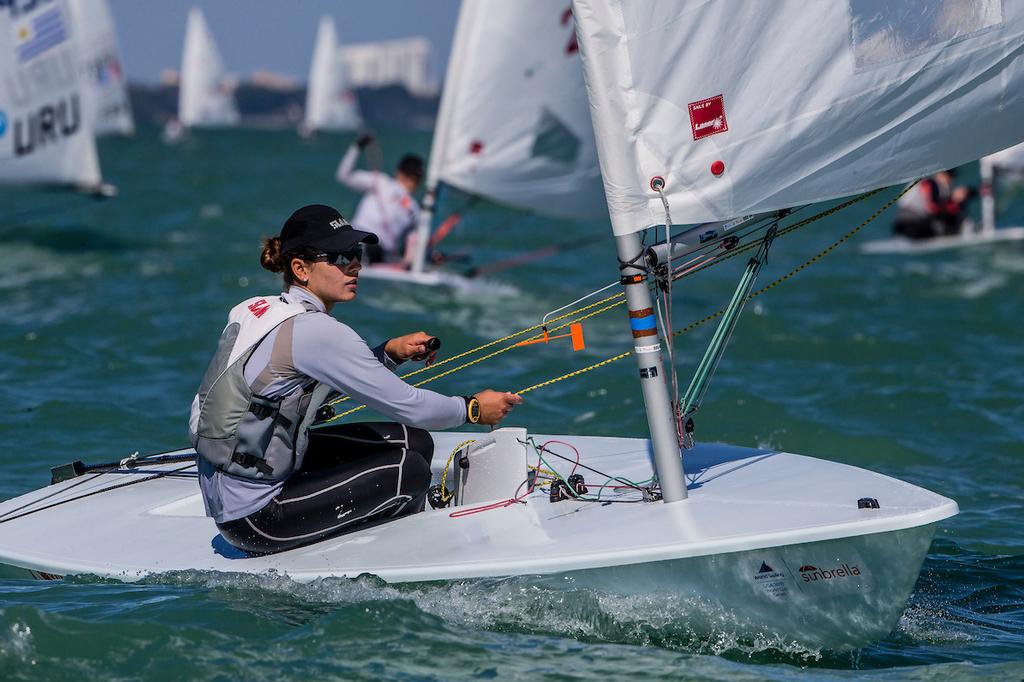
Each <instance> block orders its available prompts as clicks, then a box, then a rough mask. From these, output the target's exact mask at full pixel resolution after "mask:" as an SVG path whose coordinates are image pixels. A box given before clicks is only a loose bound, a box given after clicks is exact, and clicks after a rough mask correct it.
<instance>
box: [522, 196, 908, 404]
mask: <svg viewBox="0 0 1024 682" xmlns="http://www.w3.org/2000/svg"><path fill="white" fill-rule="evenodd" d="M915 184H917V183H911V184H910V185H907V186H906V187H905V188H904V189H903V191H902V192H900V193H899V194H897V195H896V196H895V197H893V198H892V199H890V200H889V201H888V202H886V204H885V205H884V206H882V207H881V208H880V209H878V210H877V211H875V212H874V213H872V214H871V215H870V216H869V217H868V218H867V219H866V220H865V221H864V222H862V223H861V224H860V225H858V226H857V227H855V228H853V229H852V230H850V231H849V232H847V233H846V234H844V235H843V236H842V237H840V238H839V239H838V240H836V241H835V242H833V243H832V244H831V245H830V246H829V247H828V248H826V249H825V250H823V251H821V252H819V253H818V254H816V255H815V256H813V257H811V258H810V259H809V260H807V261H805V262H804V263H803V264H802V265H800V266H799V267H797V268H794V269H793V270H790V271H789V272H788V273H786V274H785V275H783V276H782V277H779V278H778V279H777V280H775V281H774V282H772V283H771V284H769V285H768V286H766V287H763V288H761V289H758V290H757V291H755V292H754V293H752V294H750V296H748V297H747V300H748V301H749V300H750V299H752V298H756V297H758V296H760V295H761V294H763V293H765V292H766V291H768V290H769V289H771V288H772V287H775V286H776V285H779V284H781V283H782V282H785V281H786V280H787V279H790V278H791V277H793V276H794V275H796V274H797V273H798V272H800V271H801V270H803V269H804V268H806V267H808V266H809V265H812V264H813V263H816V262H818V261H819V260H821V259H822V258H824V257H825V256H827V255H828V254H829V253H831V252H832V251H833V250H835V249H836V248H837V247H838V246H839V245H840V244H842V243H843V242H845V241H846V240H848V239H849V238H850V237H852V236H853V235H855V234H857V233H858V232H860V231H861V230H862V229H863V228H864V227H865V226H866V225H867V224H868V223H870V222H871V221H873V220H874V219H875V218H877V217H878V216H880V215H881V214H882V213H884V212H885V211H886V210H888V209H889V208H890V207H891V206H892V205H893V204H895V203H896V202H897V201H899V199H900V197H902V196H903V195H904V194H906V193H907V192H909V191H910V188H911V187H913V186H914V185H915ZM879 191H881V190H874V191H873V192H871V194H876V193H878V192H879ZM863 196H868V195H862V197H863ZM858 200H859V199H856V200H851V201H848V202H846V203H845V204H841V205H840V206H837V207H835V208H836V209H838V208H840V207H842V208H845V207H846V206H849V205H850V204H853V203H856V201H858ZM831 212H832V213H834V212H835V211H834V210H833V211H831ZM829 214H830V213H829ZM810 222H813V219H808V220H806V221H803V222H802V223H797V226H801V227H802V226H803V225H807V224H809V223H810ZM794 229H796V226H790V228H787V229H786V230H784V231H782V232H780V233H779V234H785V233H786V232H792V231H793V230H794ZM723 313H725V308H720V309H719V310H716V311H715V312H713V313H711V314H710V315H708V316H707V317H704V318H703V319H701V320H698V321H696V322H694V323H692V324H690V325H689V326H687V327H684V328H683V329H680V330H679V331H677V332H675V333H674V334H673V336H679V335H680V334H686V333H687V332H690V331H693V330H694V329H696V328H697V327H699V326H701V325H702V324H704V323H706V322H710V321H711V320H713V319H715V318H716V317H720V316H721V315H722V314H723ZM632 354H633V351H631V350H629V351H626V352H625V353H619V354H618V355H615V356H612V357H610V358H608V359H606V360H602V361H601V362H598V363H595V364H593V365H588V366H587V367H582V368H580V369H577V370H575V371H572V372H569V373H568V374H563V375H562V376H559V377H555V378H554V379H548V380H547V381H542V382H541V383H539V384H534V385H533V386H528V387H527V388H524V389H522V390H521V391H517V393H519V394H520V395H522V394H523V393H529V392H530V391H534V390H536V389H538V388H544V387H545V386H550V385H551V384H555V383H558V382H559V381H564V380H565V379H571V378H573V377H577V376H579V375H581V374H585V373H587V372H590V371H593V370H595V369H598V368H600V367H604V366H605V365H610V364H611V363H613V362H615V361H616V360H621V359H622V358H626V357H629V356H630V355H632Z"/></svg>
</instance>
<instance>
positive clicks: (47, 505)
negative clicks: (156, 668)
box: [0, 0, 1024, 648]
mask: <svg viewBox="0 0 1024 682" xmlns="http://www.w3.org/2000/svg"><path fill="white" fill-rule="evenodd" d="M924 4H926V5H928V6H929V7H932V6H941V7H945V6H947V5H949V6H951V7H952V10H951V11H956V10H958V9H959V10H962V9H963V7H964V4H963V3H942V2H929V3H924ZM983 4H984V3H973V4H972V5H971V6H972V7H975V6H981V5H983ZM992 6H993V7H994V8H995V9H994V10H993V11H994V12H995V13H994V14H988V15H981V16H973V17H961V19H962V21H960V23H959V24H958V25H959V27H960V28H959V29H958V31H956V32H953V33H952V34H950V32H949V30H948V29H946V28H943V27H938V28H937V29H936V32H935V34H934V35H932V36H931V37H930V38H927V40H925V42H917V43H913V44H910V43H907V42H906V41H900V40H897V39H896V38H897V37H898V36H893V35H889V32H892V31H899V30H900V25H899V17H898V16H897V17H890V16H886V17H881V21H880V22H879V23H878V24H875V23H874V22H873V17H874V16H875V12H874V11H871V12H867V13H866V14H865V15H864V16H863V17H862V16H860V15H859V14H858V13H857V12H856V11H855V12H849V11H848V10H849V9H850V8H848V7H846V6H845V5H840V4H838V3H810V4H807V3H805V2H802V1H799V0H785V1H781V2H777V3H772V4H771V5H770V6H769V5H767V4H765V3H761V2H755V1H753V0H721V1H720V2H715V3H707V2H702V1H697V0H693V1H688V0H662V1H661V2H645V3H633V2H628V1H625V0H576V1H575V2H574V4H573V8H574V12H575V15H576V21H577V34H578V37H579V44H580V50H581V54H582V57H583V62H584V66H585V69H586V79H587V86H588V95H589V99H590V106H591V113H592V115H593V121H594V128H595V132H596V139H597V141H598V150H599V153H600V167H601V172H602V175H603V177H604V188H605V193H606V195H607V205H608V211H609V214H610V217H611V223H612V227H613V233H614V236H615V241H616V244H617V247H618V253H619V263H618V264H617V265H618V272H619V274H620V275H621V283H622V285H623V289H624V291H623V294H622V296H621V298H623V299H624V300H625V304H626V307H627V308H628V310H629V320H630V329H631V332H632V336H633V350H632V353H627V354H624V355H629V354H632V355H633V357H634V358H635V360H636V362H637V371H638V374H639V381H640V384H641V391H642V394H643V397H644V405H645V408H646V416H647V422H648V425H649V430H650V438H649V439H636V438H620V437H588V436H574V435H559V436H545V435H536V434H530V433H529V432H528V430H527V429H525V428H515V427H508V428H503V429H499V430H496V431H493V432H491V433H488V434H470V435H471V436H472V435H475V436H476V438H475V442H472V443H465V442H463V441H464V440H465V439H466V436H467V434H465V433H436V434H434V438H435V444H436V445H435V452H437V453H439V454H440V455H441V456H439V457H435V476H437V477H438V479H441V480H442V481H446V482H445V486H444V488H440V489H438V490H437V492H438V495H437V496H436V497H437V498H438V499H436V500H434V502H436V503H437V504H438V505H439V507H438V508H436V509H428V510H426V511H424V512H423V513H420V514H415V515H413V516H410V517H406V518H402V519H399V520H396V521H393V522H388V523H384V524H379V525H374V526H371V527H363V528H360V529H359V530H356V531H353V532H350V533H348V534H345V535H341V536H338V537H335V538H333V539H328V540H325V541H322V542H318V543H316V544H313V545H309V546H307V547H302V548H298V549H294V550H290V551H287V552H281V553H279V554H274V555H270V556H248V555H245V554H244V553H241V552H238V551H237V550H234V549H233V548H231V547H230V546H229V545H228V544H227V543H226V542H225V541H224V540H223V538H221V537H220V536H219V534H218V532H217V529H216V527H215V525H214V523H213V522H212V520H210V519H208V518H206V517H205V516H204V515H203V509H202V501H201V499H200V494H199V490H198V486H197V483H196V480H195V477H196V474H195V468H194V466H193V464H192V462H191V461H189V460H190V458H191V457H192V456H193V453H192V452H191V451H190V450H182V451H177V452H173V453H165V454H164V455H162V456H161V457H154V458H149V459H146V458H141V459H140V458H134V457H129V458H126V459H125V460H123V461H121V462H117V461H115V462H113V463H111V464H109V465H100V466H97V467H94V468H89V467H86V466H84V465H82V464H81V463H80V462H77V463H74V464H72V465H68V466H64V467H58V468H57V469H55V470H54V481H55V482H54V484H53V485H51V486H48V487H46V488H42V489H40V490H37V491H34V492H30V493H28V494H25V495H23V496H21V497H19V498H16V499H12V500H8V501H6V502H4V503H2V504H0V564H3V565H5V566H6V567H7V569H6V570H7V571H9V572H10V573H15V574H20V575H23V576H34V577H36V578H41V579H46V578H55V577H59V576H63V575H68V574H73V573H90V574H95V575H100V576H105V577H110V578H116V579H120V580H134V579H137V578H139V577H142V576H146V575H151V574H154V573H159V572H163V571H176V570H213V571H233V572H239V573H266V572H268V571H271V570H274V571H277V572H279V573H282V574H285V575H287V576H289V577H290V578H292V579H294V580H297V581H312V580H316V579H319V578H323V577H328V576H337V577H341V576H346V577H352V576H357V575H360V574H362V573H372V574H375V575H377V576H380V577H381V578H383V579H384V580H387V581H391V582H409V581H427V580H462V579H476V578H490V577H503V576H532V577H533V578H532V579H534V580H536V581H538V582H540V583H542V584H544V585H545V586H547V587H549V588H551V589H559V588H575V587H585V588H590V589H594V590H598V591H601V592H607V593H611V594H623V595H629V596H637V595H642V596H643V597H644V598H645V599H647V600H650V599H653V600H654V601H655V602H656V603H659V604H663V605H666V608H685V609H686V614H685V616H684V617H685V618H687V621H688V622H689V623H691V624H692V625H693V627H694V628H695V629H697V630H701V629H708V630H713V631H720V630H721V629H722V628H728V629H730V630H731V631H734V632H736V633H737V634H739V635H741V636H749V637H753V638H763V637H770V638H771V639H769V641H779V639H780V638H781V640H782V641H784V642H790V641H795V642H798V643H800V644H803V645H805V646H808V647H828V648H842V647H857V646H862V645H864V644H867V643H869V642H872V641H875V640H877V639H880V638H882V637H884V636H886V635H887V634H888V633H889V631H890V630H891V628H892V627H893V626H894V624H895V623H896V620H897V619H898V618H899V616H900V614H901V612H902V610H903V607H904V604H905V603H906V599H907V597H908V595H909V594H910V592H911V590H912V589H913V587H914V583H915V580H916V578H917V574H918V571H919V570H920V566H921V563H922V561H923V559H924V557H925V555H926V553H927V551H928V548H929V545H930V542H931V538H932V535H933V533H934V530H935V526H936V524H937V523H939V522H941V521H942V520H944V519H947V518H949V517H950V516H952V515H954V514H956V513H957V505H956V503H955V502H953V501H952V500H949V499H947V498H945V497H942V496H941V495H937V494H935V493H932V492H929V491H927V490H924V489H921V488H919V487H917V486H914V485H911V484H909V483H905V482H902V481H899V480H896V479H893V478H890V477H887V476H882V475H879V474H876V473H873V472H870V471H867V470H864V469H860V468H857V467H853V466H848V465H843V464H837V463H833V462H829V461H826V460H822V459H816V458H812V457H805V456H801V455H797V454H792V453H788V452H783V451H778V450H764V449H752V448H744V447H734V446H728V445H716V444H708V443H694V442H693V437H694V436H695V435H696V434H697V433H698V432H699V431H698V430H697V428H696V426H695V424H694V422H693V419H694V417H695V415H696V414H697V407H699V404H700V399H701V396H702V395H703V394H704V391H705V390H706V388H707V384H708V381H709V379H710V375H711V373H712V372H713V369H714V366H715V365H717V363H718V361H719V360H720V358H721V353H722V351H723V350H724V347H725V343H726V342H727V340H728V337H729V336H730V335H731V333H732V331H733V329H734V325H735V319H736V317H737V315H738V312H739V310H740V309H741V308H742V303H743V302H744V301H745V300H746V299H747V298H748V297H749V292H750V284H751V280H752V278H753V275H756V271H757V269H758V266H757V264H758V263H763V258H764V255H765V254H766V253H767V249H768V247H769V246H770V245H771V241H772V239H773V238H774V237H775V236H776V235H780V234H783V233H784V230H783V229H780V223H782V222H783V221H784V219H785V218H784V216H783V214H784V213H785V209H786V208H787V207H790V206H800V205H803V204H807V203H809V202H813V201H817V200H822V199H826V198H829V197H837V196H840V195H846V194H850V193H856V192H864V191H868V190H872V189H874V188H877V187H882V186H888V185H892V184H894V183H899V182H904V181H906V180H909V179H912V178H914V177H918V176H920V175H922V174H924V173H928V172H930V171H932V170H934V169H938V168H945V167H950V166H954V165H957V164H959V163H963V162H964V161H965V160H967V159H970V158H977V157H978V156H981V155H984V154H987V153H990V152H992V151H994V150H996V149H1001V148H1005V147H1007V146H1009V145H1011V144H1013V143H1015V142H1019V141H1020V139H1019V133H1018V132H1017V131H1016V129H1015V128H1016V123H1017V122H1018V121H1019V120H1021V118H1020V117H1021V115H1022V114H1024V98H1022V97H1021V96H1020V93H1021V92H1024V91H1022V89H1021V85H1022V79H1024V72H1022V64H1021V61H1022V60H1021V59H1020V54H1021V46H1022V33H1024V8H1022V7H1021V6H1019V5H1017V6H1016V7H1011V6H1009V5H1006V6H1001V5H1000V3H998V2H996V3H994V4H993V5H992ZM851 7H852V8H853V9H855V10H856V9H857V8H859V7H860V4H859V3H853V5H851ZM876 9H877V8H876ZM737 16H742V17H744V21H743V22H740V23H737V22H736V21H735V17H737ZM915 16H920V12H918V13H916V14H915ZM945 20H946V21H949V20H950V19H949V18H948V17H946V19H945ZM940 28H941V30H939V29H940ZM913 29H914V30H913V31H912V33H913V35H915V36H918V37H920V36H921V32H920V30H918V29H919V27H918V26H914V27H913ZM968 29H970V30H968ZM851 36H852V37H853V38H854V39H852V40H851ZM922 40H923V39H922ZM901 50H902V51H901ZM794 54H800V55H801V60H799V61H796V60H794V59H793V55H794ZM709 55H714V58H715V59H714V62H713V64H711V65H709V62H708V59H709ZM748 55H756V56H757V58H756V59H753V60H751V59H750V58H749V57H748ZM805 63H813V64H816V65H817V67H816V68H814V69H807V68H805V66H804V64H805ZM690 65H699V66H700V68H691V67H690ZM709 66H714V68H709ZM782 93H795V94H793V95H783V94H782ZM995 102H998V103H1000V106H993V103H995ZM883 104H884V106H883ZM940 104H941V106H939V105H940ZM766 131H768V132H766ZM968 131H970V132H971V134H970V135H968V134H966V133H967V132H968ZM768 133H770V134H768ZM936 134H939V135H941V137H942V139H944V140H950V141H951V144H943V145H934V144H925V140H928V139H931V138H932V136H934V135H936ZM896 142H899V143H898V144H897V143H896ZM670 213H671V216H670V215H669V214H670ZM750 215H754V216H761V215H767V216H768V219H767V221H765V223H766V224H764V225H761V222H759V219H757V218H753V219H750V220H748V219H746V218H745V217H746V216H750ZM738 216H743V217H744V218H743V219H741V220H740V223H741V224H743V225H745V226H747V228H749V227H750V226H752V225H753V226H758V225H761V227H758V229H757V230H753V229H751V230H749V231H747V232H743V231H742V230H739V229H737V230H732V231H731V232H729V235H728V236H729V237H736V240H735V241H734V240H733V239H730V238H723V237H722V234H723V232H725V231H727V230H731V229H732V228H731V226H733V225H734V224H735V223H736V221H735V219H736V218H737V217H738ZM677 221H678V222H677ZM708 221H715V222H711V223H710V224H703V223H707V222H708ZM722 221H725V222H722ZM697 223H702V224H700V225H698V226H697V227H696V228H688V227H686V226H687V225H692V224H697ZM658 225H666V226H674V225H678V227H673V228H672V229H670V230H664V229H663V230H662V237H663V238H664V239H665V240H666V241H665V242H661V240H660V239H659V240H658V241H657V242H655V241H654V239H653V238H654V237H655V236H656V235H657V232H656V230H657V228H656V226H658ZM744 229H746V228H744ZM666 231H667V232H670V234H664V233H665V232H666ZM641 232H646V233H647V236H648V242H647V247H644V246H642V245H641V239H640V233H641ZM744 236H745V237H746V238H747V239H746V242H747V243H749V244H750V245H752V246H753V247H755V248H756V249H757V252H756V254H757V255H755V256H754V257H753V258H751V259H750V261H749V262H748V265H747V268H746V269H745V270H744V276H743V279H742V280H741V283H740V286H739V287H738V288H737V292H736V294H734V296H733V301H732V303H730V305H729V307H728V310H727V312H726V313H725V314H724V315H723V316H722V321H721V323H720V326H719V328H718V331H717V332H716V333H715V334H714V335H713V337H712V342H711V345H710V346H709V349H708V353H706V354H705V357H704V360H702V361H701V362H700V363H699V364H698V371H697V373H696V374H695V377H694V381H693V382H691V385H690V387H689V388H688V389H687V391H686V393H685V394H684V395H683V396H682V397H681V398H678V399H677V398H676V397H675V395H673V394H675V392H676V391H675V383H676V382H674V381H670V378H671V377H673V376H674V363H671V362H670V363H665V362H664V361H663V356H664V355H666V354H668V355H669V358H670V359H674V358H675V351H674V350H673V344H672V339H673V338H674V333H673V330H672V327H671V324H670V323H669V320H670V316H669V315H665V314H662V315H660V316H659V315H658V314H657V313H656V312H655V304H654V302H653V301H652V295H651V291H652V288H651V287H649V284H650V283H652V281H656V282H658V283H659V284H660V285H662V286H657V287H654V288H653V291H654V293H655V294H656V295H657V296H658V297H659V299H661V300H660V301H659V303H658V308H659V309H660V310H661V312H662V313H664V312H665V311H666V310H667V308H666V305H667V304H668V302H669V298H667V297H670V296H671V295H672V294H671V291H665V289H669V290H671V288H672V283H673V281H674V280H675V279H676V278H675V277H674V273H675V271H676V268H675V264H676V262H677V260H676V259H677V258H680V259H683V258H685V260H686V262H689V260H690V256H691V255H692V254H697V256H698V257H700V256H701V254H704V255H712V256H713V255H714V254H715V253H718V252H722V251H723V250H724V251H725V252H731V251H732V250H734V249H742V248H744V247H743V246H742V245H741V244H742V243H743V242H744V239H741V238H740V237H744ZM737 242H739V243H737ZM730 245H731V246H730ZM648 247H650V248H648ZM737 253H739V251H737ZM615 267H616V264H611V266H610V270H611V271H612V272H615ZM679 288H680V285H678V284H677V285H676V289H677V291H678V289H679ZM659 317H660V318H661V322H659ZM569 319H573V318H572V315H570V316H569ZM524 331H529V330H524ZM604 364H607V361H606V362H603V363H599V364H598V365H595V366H594V367H597V366H600V365H604ZM579 371H583V370H577V371H576V372H577V373H578V372H579ZM566 376H570V375H566ZM670 384H672V385H673V388H672V391H671V392H670V390H669V385H670ZM542 385H543V384H541V385H539V386H542ZM531 388H532V387H531ZM342 416H344V415H338V417H342ZM448 452H451V455H450V456H449V457H448V458H445V457H444V456H443V455H444V453H448ZM684 464H685V466H684ZM577 476H580V477H582V478H583V479H584V480H581V478H578V477H577ZM446 490H451V491H452V492H453V497H454V499H453V500H450V501H451V502H453V503H454V506H447V507H445V506H440V505H443V503H444V501H445V499H446V495H445V491H446ZM432 506H433V504H432Z"/></svg>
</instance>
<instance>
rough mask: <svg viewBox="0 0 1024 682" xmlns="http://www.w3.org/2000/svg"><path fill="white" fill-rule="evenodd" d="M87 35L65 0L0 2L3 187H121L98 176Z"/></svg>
mask: <svg viewBox="0 0 1024 682" xmlns="http://www.w3.org/2000/svg"><path fill="white" fill-rule="evenodd" d="M82 34H83V31H82V30H81V29H80V27H79V26H78V24H77V23H76V21H75V15H74V14H73V13H72V12H71V8H70V6H69V4H68V2H67V0H53V1H52V2H49V3H45V4H34V5H33V6H32V7H31V8H30V9H25V8H24V7H19V5H18V4H10V3H9V4H6V5H0V87H2V88H3V89H4V95H5V98H4V100H2V101H0V184H25V183H42V184H55V185H70V186H73V187H76V188H78V189H80V190H83V191H88V192H92V193H97V194H103V195H110V194H113V193H114V192H115V191H116V190H115V188H114V187H113V186H112V185H106V184H104V183H103V177H102V175H101V174H100V164H99V156H98V154H97V152H96V140H95V137H94V134H93V125H92V112H91V111H90V109H89V101H90V100H89V94H88V92H87V91H86V86H85V84H84V83H83V79H82V70H81V68H80V65H81V55H82V52H81V49H80V43H79V40H80V37H81V36H82Z"/></svg>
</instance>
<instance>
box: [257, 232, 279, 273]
mask: <svg viewBox="0 0 1024 682" xmlns="http://www.w3.org/2000/svg"><path fill="white" fill-rule="evenodd" d="M260 265H262V266H263V268H264V269H266V270H270V271H271V272H284V259H283V258H282V257H281V238H280V237H264V238H263V253H261V254H260Z"/></svg>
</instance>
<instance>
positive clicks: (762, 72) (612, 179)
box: [573, 0, 1024, 234]
mask: <svg viewBox="0 0 1024 682" xmlns="http://www.w3.org/2000/svg"><path fill="white" fill-rule="evenodd" d="M573 7H574V10H575V15H576V22H577V32H578V35H579V37H580V49H581V51H582V54H583V57H584V66H585V71H586V78H587V87H588V90H589V97H590V101H591V112H592V115H593V119H594V128H595V132H596V135H597V139H598V149H599V152H600V157H601V168H602V172H603V175H604V183H605V191H606V193H607V195H608V208H609V212H610V214H611V218H612V224H613V228H614V230H615V233H616V234H627V233H629V232H634V231H637V230H641V229H643V228H645V227H648V226H650V225H653V224H657V223H660V222H662V221H663V220H664V215H665V214H664V209H663V207H662V204H661V200H660V197H659V196H658V195H657V194H656V193H655V192H654V191H652V189H651V187H650V183H651V180H652V178H654V177H656V176H661V177H664V178H665V180H666V187H665V192H666V195H667V198H668V200H669V203H670V205H671V211H672V217H673V218H674V219H675V222H677V223H682V224H688V223H700V222H705V221H711V220H724V219H728V218H733V217H736V216H739V215H744V214H748V213H754V212H761V211H768V210H773V209H779V208H784V207H789V206H794V205H799V204H805V203H809V202H813V201H819V200H824V199H830V198H835V197H839V196H845V195H851V194H855V193H857V192H861V191H864V190H868V189H873V188H877V187H882V186H886V185H892V184H896V183H900V182H904V181H907V180H913V179H915V178H918V177H921V176H923V175H927V174H929V173H932V172H935V171H938V170H940V169H943V168H951V167H954V166H958V165H960V164H963V163H966V162H968V161H970V160H973V159H977V158H979V157H981V156H983V155H985V154H989V153H992V152H994V151H995V150H998V149H1002V148H1005V147H1008V146H1010V145H1012V144H1015V143H1017V142H1019V141H1021V139H1022V138H1024V127H1022V126H1021V125H1020V122H1021V121H1022V120H1024V59H1022V58H1021V57H1022V54H1024V3H1020V2H1000V1H999V0H972V1H968V0H903V1H901V2H898V3H895V2H894V3H887V2H882V1H881V0H846V1H845V2H840V1H839V0H832V1H828V2H824V1H823V2H805V1H804V0H776V1H775V2H763V1H761V0H718V1H716V2H707V1H706V0H651V1H648V2H626V1H623V0H573Z"/></svg>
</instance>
